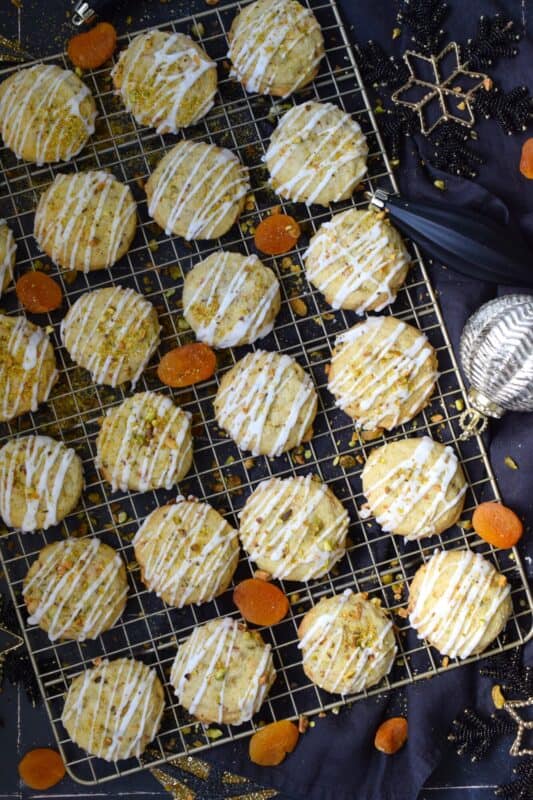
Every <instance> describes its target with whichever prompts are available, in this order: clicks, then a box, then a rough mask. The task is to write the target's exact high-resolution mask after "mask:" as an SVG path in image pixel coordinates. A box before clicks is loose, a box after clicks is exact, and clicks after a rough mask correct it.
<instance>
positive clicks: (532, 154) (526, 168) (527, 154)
mask: <svg viewBox="0 0 533 800" xmlns="http://www.w3.org/2000/svg"><path fill="white" fill-rule="evenodd" d="M520 172H521V173H522V175H523V176H524V178H530V179H531V178H533V136H532V137H530V138H529V139H526V141H525V142H524V144H523V145H522V155H521V157H520Z"/></svg>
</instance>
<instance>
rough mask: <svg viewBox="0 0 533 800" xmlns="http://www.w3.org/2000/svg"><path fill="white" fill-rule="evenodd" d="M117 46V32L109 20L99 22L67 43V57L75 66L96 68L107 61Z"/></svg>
mask: <svg viewBox="0 0 533 800" xmlns="http://www.w3.org/2000/svg"><path fill="white" fill-rule="evenodd" d="M116 46H117V32H116V30H115V29H114V27H113V26H112V25H111V24H110V23H109V22H99V23H98V24H97V25H95V26H94V28H91V30H90V31H87V32H86V33H78V35H77V36H73V37H72V39H70V41H69V43H68V48H67V52H68V57H69V58H70V60H71V61H72V63H73V64H74V66H75V67H79V68H80V69H97V67H101V66H102V64H105V62H106V61H108V60H109V59H110V58H111V56H112V55H113V53H114V52H115V48H116Z"/></svg>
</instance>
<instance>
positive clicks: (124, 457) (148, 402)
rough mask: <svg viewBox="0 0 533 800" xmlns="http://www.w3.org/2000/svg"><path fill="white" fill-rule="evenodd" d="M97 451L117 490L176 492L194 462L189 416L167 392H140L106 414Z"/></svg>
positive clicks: (101, 467) (99, 463)
mask: <svg viewBox="0 0 533 800" xmlns="http://www.w3.org/2000/svg"><path fill="white" fill-rule="evenodd" d="M96 452H97V456H96V466H97V467H98V469H99V470H100V472H101V473H102V475H103V476H104V478H105V479H106V481H107V482H108V483H110V484H111V488H112V489H113V491H114V492H116V491H117V490H118V489H120V490H121V491H122V492H126V491H128V490H130V491H133V492H147V491H148V490H150V489H172V487H173V486H175V485H176V483H179V481H181V480H182V478H184V477H185V475H186V474H187V472H188V471H189V469H190V468H191V464H192V436H191V422H190V415H189V414H188V413H187V412H186V411H182V409H181V408H179V407H178V406H176V405H174V403H173V402H172V400H171V399H170V398H169V397H166V396H165V395H163V394H157V393H156V392H139V393H138V394H134V395H133V397H128V398H127V399H126V400H124V402H123V403H121V404H120V405H119V406H115V407H114V408H112V409H110V411H108V412H107V414H106V416H105V417H104V419H103V421H102V426H101V428H100V432H99V434H98V438H97V440H96Z"/></svg>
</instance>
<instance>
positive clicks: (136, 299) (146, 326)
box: [61, 286, 161, 386]
mask: <svg viewBox="0 0 533 800" xmlns="http://www.w3.org/2000/svg"><path fill="white" fill-rule="evenodd" d="M160 330H161V326H160V325H159V322H158V320H157V313H156V310H155V308H154V307H153V305H152V304H151V303H150V302H149V301H148V300H146V299H145V298H144V297H143V296H142V295H140V294H138V293H137V292H134V291H133V289H123V288H122V286H112V287H108V288H105V289H95V290H94V291H92V292H86V293H85V294H82V295H81V297H79V298H78V299H77V300H76V302H75V303H74V305H73V306H72V307H71V308H70V309H69V311H68V313H67V315H66V317H64V319H63V321H62V323H61V339H62V341H63V344H64V345H65V347H66V349H67V351H68V353H69V355H70V357H71V358H72V360H73V361H75V362H76V364H79V365H80V366H81V367H84V368H85V369H87V370H89V372H90V373H91V376H92V379H93V380H94V381H95V383H105V384H107V385H108V386H120V384H122V383H125V382H126V381H131V382H132V385H133V386H134V385H135V384H136V383H137V381H138V380H139V378H140V376H141V373H142V371H143V370H144V368H145V367H146V365H147V364H148V362H149V360H150V358H151V356H152V354H153V353H154V351H155V350H156V349H157V346H158V344H159V331H160Z"/></svg>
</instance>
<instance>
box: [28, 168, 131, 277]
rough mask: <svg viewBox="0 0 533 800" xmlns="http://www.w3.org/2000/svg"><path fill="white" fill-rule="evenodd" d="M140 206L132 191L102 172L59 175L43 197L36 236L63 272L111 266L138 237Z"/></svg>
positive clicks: (39, 207)
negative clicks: (138, 209)
mask: <svg viewBox="0 0 533 800" xmlns="http://www.w3.org/2000/svg"><path fill="white" fill-rule="evenodd" d="M136 214H137V206H136V204H135V200H134V199H133V195H132V193H131V191H130V189H129V187H128V186H125V185H124V184H123V183H120V181H117V179H116V178H114V177H113V175H110V174H109V173H108V172H103V171H102V170H95V171H94V172H79V173H73V174H71V175H56V178H55V180H54V182H53V183H52V184H51V185H50V186H49V187H48V189H47V190H46V191H45V192H44V193H43V194H42V195H41V199H40V200H39V204H38V206H37V211H36V212H35V223H34V231H33V234H34V236H35V239H36V240H37V244H38V245H39V247H40V248H41V250H44V252H45V253H46V255H47V256H50V258H51V259H52V261H54V262H55V263H56V264H58V265H59V266H60V267H65V269H69V270H74V269H76V270H79V271H80V272H90V271H91V270H93V269H103V268H104V267H112V266H113V264H114V263H115V262H116V261H118V259H119V258H122V256H123V255H125V253H127V252H128V249H129V247H130V245H131V243H132V241H133V237H134V236H135V229H136V225H137V221H136Z"/></svg>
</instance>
